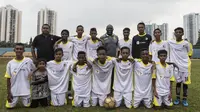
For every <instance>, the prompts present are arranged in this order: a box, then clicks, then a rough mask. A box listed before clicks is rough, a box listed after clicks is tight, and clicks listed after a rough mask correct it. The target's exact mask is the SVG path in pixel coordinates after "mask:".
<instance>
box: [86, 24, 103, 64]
mask: <svg viewBox="0 0 200 112" xmlns="http://www.w3.org/2000/svg"><path fill="white" fill-rule="evenodd" d="M90 36H91V38H90V39H89V40H88V41H87V45H86V48H87V58H88V59H90V60H94V59H96V58H97V48H98V47H100V46H102V42H101V40H100V39H99V38H97V37H96V36H97V30H96V28H91V29H90Z"/></svg>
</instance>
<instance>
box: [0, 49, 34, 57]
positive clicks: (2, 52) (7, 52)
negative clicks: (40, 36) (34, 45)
mask: <svg viewBox="0 0 200 112" xmlns="http://www.w3.org/2000/svg"><path fill="white" fill-rule="evenodd" d="M24 56H26V57H32V55H31V48H25V52H24ZM0 57H4V58H6V57H8V58H11V57H15V53H14V52H13V48H0Z"/></svg>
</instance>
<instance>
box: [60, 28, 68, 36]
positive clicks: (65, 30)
mask: <svg viewBox="0 0 200 112" xmlns="http://www.w3.org/2000/svg"><path fill="white" fill-rule="evenodd" d="M63 32H67V34H68V35H69V31H68V30H67V29H64V30H62V31H61V34H62V33H63Z"/></svg>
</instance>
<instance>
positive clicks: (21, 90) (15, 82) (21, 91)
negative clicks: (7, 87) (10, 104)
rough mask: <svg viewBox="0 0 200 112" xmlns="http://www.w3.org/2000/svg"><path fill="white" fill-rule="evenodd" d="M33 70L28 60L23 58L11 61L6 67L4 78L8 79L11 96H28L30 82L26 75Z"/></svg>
mask: <svg viewBox="0 0 200 112" xmlns="http://www.w3.org/2000/svg"><path fill="white" fill-rule="evenodd" d="M34 69H35V66H34V64H33V62H32V60H31V59H30V58H26V57H24V59H23V60H21V61H19V60H16V59H12V60H11V61H9V62H8V64H7V67H6V74H5V77H6V78H10V83H11V93H12V95H13V96H26V95H30V82H29V78H28V75H29V74H30V73H31V72H32V71H33V70H34Z"/></svg>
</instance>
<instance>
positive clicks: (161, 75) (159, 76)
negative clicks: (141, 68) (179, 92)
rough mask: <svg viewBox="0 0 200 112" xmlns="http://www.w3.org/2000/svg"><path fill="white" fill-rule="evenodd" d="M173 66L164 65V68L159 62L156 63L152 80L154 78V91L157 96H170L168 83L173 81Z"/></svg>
mask: <svg viewBox="0 0 200 112" xmlns="http://www.w3.org/2000/svg"><path fill="white" fill-rule="evenodd" d="M173 69H174V68H173V65H168V64H166V67H164V66H163V65H162V64H161V63H160V62H158V63H156V72H155V74H153V78H156V91H157V93H158V95H159V96H166V95H169V94H170V81H174V80H175V79H174V75H173V74H174V72H173V71H174V70H173Z"/></svg>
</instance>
